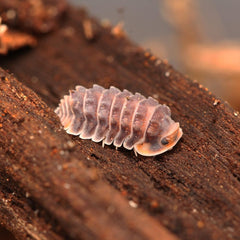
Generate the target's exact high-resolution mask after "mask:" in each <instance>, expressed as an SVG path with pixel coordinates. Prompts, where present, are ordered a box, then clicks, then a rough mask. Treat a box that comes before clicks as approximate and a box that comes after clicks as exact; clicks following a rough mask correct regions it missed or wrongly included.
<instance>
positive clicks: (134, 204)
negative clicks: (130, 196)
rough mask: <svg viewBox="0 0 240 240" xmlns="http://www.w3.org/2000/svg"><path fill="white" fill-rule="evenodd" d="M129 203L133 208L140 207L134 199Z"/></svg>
mask: <svg viewBox="0 0 240 240" xmlns="http://www.w3.org/2000/svg"><path fill="white" fill-rule="evenodd" d="M128 203H129V205H130V207H132V208H137V207H138V205H137V203H135V202H134V201H132V200H130V201H129V202H128Z"/></svg>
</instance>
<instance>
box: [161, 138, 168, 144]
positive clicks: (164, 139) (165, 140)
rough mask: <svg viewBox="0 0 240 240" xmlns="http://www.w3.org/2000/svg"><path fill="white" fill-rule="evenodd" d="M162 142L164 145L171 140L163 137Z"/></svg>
mask: <svg viewBox="0 0 240 240" xmlns="http://www.w3.org/2000/svg"><path fill="white" fill-rule="evenodd" d="M161 143H162V145H167V144H169V141H168V140H167V138H163V139H162V140H161Z"/></svg>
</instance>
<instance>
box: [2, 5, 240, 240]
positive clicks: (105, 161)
mask: <svg viewBox="0 0 240 240" xmlns="http://www.w3.org/2000/svg"><path fill="white" fill-rule="evenodd" d="M86 19H87V20H89V17H88V15H87V14H86V13H85V12H84V11H83V10H76V9H73V8H69V10H68V12H67V14H66V16H65V18H64V20H63V21H62V25H61V28H59V29H58V30H57V31H55V32H53V33H51V34H49V35H47V36H45V37H41V38H39V40H38V42H39V45H38V47H37V48H35V49H32V50H25V51H18V52H17V53H14V54H11V55H9V56H7V57H1V58H0V64H1V66H3V67H4V68H5V69H9V70H10V71H11V72H13V73H14V74H15V75H16V76H17V77H18V79H19V80H20V81H22V82H23V83H24V84H26V85H27V86H28V87H29V88H31V89H32V90H34V91H35V92H36V93H37V94H38V95H39V96H41V98H42V99H43V100H44V101H45V102H46V104H47V105H48V106H49V107H50V108H51V109H50V108H47V107H46V105H45V104H44V103H43V102H41V101H40V100H39V99H38V97H37V96H36V95H35V94H33V93H32V92H31V91H30V90H23V89H25V88H23V89H21V88H20V89H18V87H17V86H18V85H17V83H16V82H14V85H13V86H14V87H15V88H16V89H17V90H16V91H15V92H16V93H12V94H13V95H12V96H9V97H8V98H7V99H11V98H13V97H14V98H17V95H16V94H18V95H19V99H18V100H17V99H15V100H14V101H13V102H9V101H7V100H5V101H4V102H3V101H2V100H1V101H0V103H1V107H0V109H1V114H2V113H4V109H6V106H8V105H6V104H8V103H7V102H9V104H10V105H11V104H12V105H11V107H12V110H11V111H12V112H11V111H10V113H9V112H8V110H7V112H6V115H5V116H4V117H2V118H1V119H4V122H2V123H1V124H2V126H5V127H2V128H1V129H0V130H1V140H0V141H1V142H0V144H1V155H0V156H1V157H0V159H1V161H0V164H1V168H0V169H1V173H0V176H1V181H0V182H1V185H0V186H1V195H2V197H4V196H5V198H1V199H9V198H10V196H11V198H13V199H14V201H12V202H14V203H16V204H9V202H8V205H7V207H2V206H5V205H6V204H5V205H3V204H1V210H0V211H1V215H0V216H1V222H3V223H4V225H5V226H6V227H7V228H9V229H11V230H12V231H13V232H14V231H16V232H17V234H16V235H17V236H18V234H19V232H20V231H22V232H23V233H24V234H26V232H27V231H28V229H27V228H23V227H18V229H17V228H14V226H13V225H11V223H10V222H9V221H8V220H9V219H8V217H11V219H18V217H21V218H22V219H23V220H24V217H25V222H24V221H21V223H22V225H17V226H28V225H27V224H26V223H27V222H30V223H31V224H33V226H39V227H41V228H42V229H45V230H46V229H47V230H46V231H47V233H49V234H51V236H52V238H53V239H54V237H55V236H56V239H57V237H59V236H71V238H73V239H74V238H76V237H82V238H83V239H93V238H94V237H96V236H98V237H99V239H106V238H104V237H105V235H102V234H103V233H104V234H105V233H106V234H107V235H106V236H108V237H109V239H110V237H111V236H113V235H111V234H116V233H117V234H116V236H118V237H119V239H120V237H121V238H122V239H124V237H126V236H130V235H126V234H135V233H136V234H138V233H139V234H140V235H137V237H139V236H140V237H142V236H143V235H144V234H143V235H142V232H141V231H140V230H141V229H142V228H143V229H144V230H142V231H147V229H150V230H151V231H150V232H148V234H152V235H151V238H150V237H149V238H148V239H154V237H156V236H158V235H157V234H158V233H156V231H160V232H161V234H167V237H168V238H171V237H172V236H171V235H170V234H169V233H168V232H167V233H166V232H165V231H164V230H163V229H162V227H161V225H163V226H164V227H165V228H167V229H168V230H169V231H170V232H172V234H174V235H175V236H176V237H177V238H179V239H199V240H200V239H239V235H240V230H239V222H240V191H239V189H240V150H239V149H240V132H239V131H240V118H239V115H238V114H237V113H236V112H234V110H233V109H232V108H231V107H230V106H229V105H228V104H227V103H225V102H223V101H221V100H220V101H216V98H215V96H213V95H212V94H211V93H210V92H209V91H208V90H207V89H205V88H203V87H201V86H199V84H198V83H196V82H193V81H191V80H189V79H188V78H187V77H185V76H183V75H181V74H180V73H178V72H177V71H175V70H174V69H173V68H172V67H171V66H169V65H168V64H167V63H165V62H163V61H160V60H157V59H156V58H155V57H154V56H152V55H151V54H149V53H146V52H144V51H143V49H141V48H140V47H138V46H136V45H134V44H132V43H131V42H130V41H129V40H127V39H126V38H124V37H122V36H118V35H113V34H112V33H111V29H109V28H103V27H101V26H100V25H98V23H97V22H96V21H95V20H92V19H90V21H91V22H92V24H93V26H94V29H95V31H96V36H95V38H94V39H93V40H92V41H88V40H87V39H86V38H85V35H84V30H83V28H82V23H83V22H84V20H86ZM2 74H3V73H2ZM94 83H97V84H99V85H101V86H104V87H105V88H108V87H109V86H111V85H113V86H116V87H118V88H119V89H124V88H126V89H128V90H130V91H132V92H141V93H142V94H143V95H145V96H155V97H157V100H158V101H159V102H160V103H161V104H163V103H165V104H167V105H168V106H170V108H171V110H172V116H173V119H175V120H176V121H179V122H180V125H181V127H182V128H183V132H184V135H183V137H182V139H181V141H180V142H179V143H178V144H177V145H176V147H174V149H173V150H172V151H170V152H167V153H166V154H163V155H159V156H157V157H148V158H147V157H141V156H138V157H135V156H134V153H133V152H130V151H127V150H124V149H121V151H116V150H115V148H113V147H111V146H107V147H105V148H102V147H101V144H98V143H94V142H92V141H90V140H89V141H88V140H80V139H79V138H78V137H72V138H71V139H70V137H69V136H67V135H66V134H65V133H64V132H62V130H60V127H59V122H58V119H57V118H56V116H55V115H54V113H53V111H52V110H53V109H55V107H56V106H57V103H58V102H59V99H60V98H62V96H63V95H65V94H67V91H68V89H72V88H74V86H75V85H83V86H85V87H91V86H92V85H93V84H94ZM5 84H6V85H5V88H7V86H8V85H7V83H6V82H5ZM1 88H2V84H1ZM11 89H12V87H9V90H8V91H9V92H10V90H11ZM22 92H23V96H22ZM14 94H15V95H14ZM5 95H6V94H5V93H4V92H3V91H2V90H1V99H2V98H3V97H4V96H5ZM24 96H26V98H27V99H26V101H24ZM36 99H38V100H36ZM20 100H21V101H20ZM216 103H217V104H216ZM14 106H16V108H14ZM8 108H9V106H8ZM16 109H20V110H16ZM26 112H28V113H26ZM14 114H15V115H16V117H13V116H12V115H14ZM23 126H24V127H23ZM39 131H41V133H39ZM58 131H59V132H58ZM2 136H3V137H2ZM31 136H33V137H34V138H33V139H29V138H30V137H31ZM11 139H13V143H12V142H11ZM69 141H70V142H71V143H70V146H72V142H73V144H74V147H70V146H69V145H68V144H69ZM60 153H61V154H62V155H61V154H60ZM59 166H60V167H59ZM64 166H66V167H64ZM58 168H59V169H61V170H59V169H58ZM65 168H66V169H65ZM101 179H102V180H101ZM105 181H107V182H108V183H109V185H110V186H109V185H107V184H106V182H105ZM64 184H67V185H64ZM68 184H69V185H68ZM64 186H65V187H64ZM69 186H70V188H69ZM79 186H81V187H79ZM112 187H114V188H115V189H117V191H118V193H117V192H116V191H114V190H113V189H112ZM13 192H16V193H17V194H16V195H15V194H14V195H13V194H12V193H13ZM26 193H28V194H29V195H28V194H27V195H28V196H31V197H28V198H27V197H26ZM120 194H122V195H123V196H124V198H126V199H128V200H132V201H134V202H135V203H137V205H138V208H140V209H141V211H142V212H141V213H139V212H140V211H139V210H137V209H135V210H131V211H130V213H129V215H128V211H129V208H128V207H127V203H126V201H125V200H123V199H122V198H123V197H121V196H120ZM89 199H92V200H91V201H86V200H89ZM110 199H113V200H112V201H113V205H114V206H115V208H114V209H117V214H116V215H115V214H114V213H111V211H110V213H109V212H108V211H104V209H105V210H106V209H107V206H109V205H108V203H110ZM1 201H2V203H3V200H1ZM21 204H22V205H21ZM102 204H103V205H105V208H103V209H102V208H101V207H102ZM21 206H24V207H21ZM100 206H101V207H100ZM119 206H120V207H119ZM16 207H18V208H16ZM83 208H84V209H85V208H86V211H83V213H82V211H81V210H82V209H83ZM34 209H35V210H36V209H39V214H37V215H34V214H33V210H34ZM20 210H21V211H20ZM94 211H96V212H95V213H94ZM24 213H25V214H26V213H27V214H29V215H24ZM16 214H18V215H16ZM119 215H120V216H121V217H118V216H119ZM14 216H18V217H16V218H14ZM86 216H87V217H86ZM110 216H112V218H111V217H110ZM128 218H129V219H131V220H132V221H130V220H127V219H128ZM39 219H40V221H38V220H39ZM86 219H87V220H89V221H87V220H86ZM110 219H111V221H110ZM133 219H134V221H133ZM47 220H48V221H47ZM15 221H16V220H15ZM142 221H144V222H142ZM101 222H104V223H107V224H111V225H105V227H103V225H101ZM79 223H81V224H80V225H79ZM38 224H39V225H38ZM95 224H96V225H95ZM131 224H133V226H134V227H133V228H134V229H135V230H132V228H130V227H129V226H132V225H131ZM92 226H98V227H96V228H94V229H95V230H93V229H92V228H91V227H92ZM109 226H112V227H111V228H112V230H111V229H110V227H109ZM37 228H38V227H37ZM139 228H140V230H139ZM153 228H154V229H155V230H153ZM132 231H133V232H134V233H133V232H132ZM163 232H164V233H163ZM38 233H39V231H37V232H36V236H37V234H38ZM41 233H43V232H41ZM60 233H62V235H61V234H60ZM154 234H155V235H154ZM19 236H20V235H19ZM24 236H26V235H24ZM36 236H34V235H33V234H31V238H33V239H38V238H37V237H36ZM53 236H54V237H53ZM114 236H115V235H114ZM132 236H135V235H132ZM144 236H146V235H144ZM149 236H150V235H149ZM167 237H166V238H165V239H167ZM52 238H49V237H48V236H45V239H52ZM19 239H21V237H19ZM22 239H24V238H22ZM60 239H61V238H60ZM125 239H126V238H125ZM140 239H141V238H140Z"/></svg>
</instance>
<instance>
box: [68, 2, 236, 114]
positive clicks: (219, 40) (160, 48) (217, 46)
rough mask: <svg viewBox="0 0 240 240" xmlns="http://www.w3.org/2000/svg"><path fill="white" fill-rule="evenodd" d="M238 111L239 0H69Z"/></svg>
mask: <svg viewBox="0 0 240 240" xmlns="http://www.w3.org/2000/svg"><path fill="white" fill-rule="evenodd" d="M70 2H71V3H72V4H75V5H78V6H81V7H85V8H86V9H88V11H89V13H90V14H91V15H92V16H96V17H97V18H98V19H99V20H100V21H104V22H106V21H109V23H111V25H112V26H116V25H119V26H121V27H123V30H124V31H125V32H126V33H127V35H128V36H129V38H130V39H132V40H133V41H134V42H136V43H137V44H139V45H140V46H142V47H144V48H145V49H147V50H149V51H151V52H152V53H153V54H154V55H156V56H158V57H160V58H162V59H167V60H168V62H169V63H170V64H172V65H173V67H174V68H175V69H177V70H179V71H180V72H182V73H184V74H185V75H187V76H189V77H190V78H191V79H194V80H197V81H199V82H200V83H201V84H203V85H204V86H205V87H207V88H209V90H210V91H212V92H213V93H214V94H215V95H217V96H218V97H220V98H221V99H223V100H226V101H228V102H229V103H230V104H231V105H232V106H233V107H234V108H235V109H236V110H240V31H239V22H240V14H239V10H240V1H239V0H227V1H226V0H212V1H209V0H181V1H180V0H130V1H129V0H118V1H116V0H100V1H99V0H98V1H97V0H71V1H70Z"/></svg>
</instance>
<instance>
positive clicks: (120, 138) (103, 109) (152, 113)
mask: <svg viewBox="0 0 240 240" xmlns="http://www.w3.org/2000/svg"><path fill="white" fill-rule="evenodd" d="M55 113H56V114H57V115H58V116H59V118H60V121H61V123H62V125H63V126H64V129H65V130H66V131H67V133H69V134H72V135H79V137H80V138H82V139H92V141H94V142H100V141H102V143H103V146H104V144H107V145H110V144H113V145H114V146H116V147H120V146H122V145H123V146H124V147H125V148H126V149H129V150H131V149H134V152H135V154H137V153H139V154H141V155H143V156H155V155H158V154H161V153H163V152H166V151H168V150H170V149H172V148H173V147H174V146H175V145H176V143H177V142H178V141H179V139H180V138H181V136H182V134H183V133H182V129H181V128H180V125H179V123H178V122H174V121H173V120H172V119H171V111H170V109H169V107H168V106H166V105H165V104H163V105H161V104H159V103H158V101H156V100H155V99H153V98H152V97H148V98H145V97H144V96H142V95H141V94H140V93H135V94H132V93H131V92H129V91H128V90H123V91H120V90H119V89H118V88H116V87H110V88H109V89H104V88H103V87H101V86H99V85H96V84H94V85H93V87H92V88H90V89H86V88H84V87H82V86H77V87H76V89H75V90H70V94H69V95H65V96H64V98H63V99H62V100H61V101H60V103H59V106H58V107H57V109H56V110H55Z"/></svg>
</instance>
